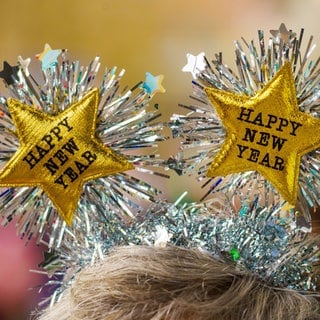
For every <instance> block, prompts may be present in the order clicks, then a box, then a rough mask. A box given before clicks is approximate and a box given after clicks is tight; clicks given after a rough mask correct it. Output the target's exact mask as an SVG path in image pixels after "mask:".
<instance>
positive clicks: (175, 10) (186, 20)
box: [0, 0, 320, 320]
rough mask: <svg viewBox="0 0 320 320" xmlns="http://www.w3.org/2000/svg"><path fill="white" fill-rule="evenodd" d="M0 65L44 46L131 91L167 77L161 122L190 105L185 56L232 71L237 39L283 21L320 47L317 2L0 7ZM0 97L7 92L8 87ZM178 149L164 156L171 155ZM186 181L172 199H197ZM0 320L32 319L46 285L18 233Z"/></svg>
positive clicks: (1, 3)
mask: <svg viewBox="0 0 320 320" xmlns="http://www.w3.org/2000/svg"><path fill="white" fill-rule="evenodd" d="M0 11H1V28H0V36H1V37H0V39H1V44H0V60H1V62H0V66H1V65H2V61H4V60H6V61H8V62H9V63H10V64H11V65H15V64H16V62H17V57H18V56H19V55H21V56H22V57H23V58H27V57H32V58H34V55H35V54H37V53H40V52H42V51H43V47H44V44H45V43H49V44H50V45H51V47H52V48H53V49H58V48H68V49H69V52H70V55H71V57H72V58H74V59H79V60H80V61H81V64H82V65H87V64H88V63H89V62H90V60H91V59H92V58H94V56H95V55H99V56H100V57H101V62H102V65H104V66H108V67H112V66H115V65H116V66H118V67H119V68H125V69H126V70H127V73H126V76H125V77H124V79H123V82H124V83H126V84H128V85H129V86H133V85H135V84H136V83H138V82H139V81H141V80H142V81H143V80H144V79H145V72H146V71H149V72H151V73H152V74H154V75H158V74H163V75H164V76H165V78H164V81H163V86H164V87H165V88H166V93H165V94H162V95H160V94H159V95H156V97H155V99H154V102H157V103H158V104H159V106H160V110H161V111H162V113H163V116H164V119H165V120H168V119H169V117H170V115H171V114H172V113H179V112H181V111H180V110H179V108H178V107H177V105H178V103H182V102H186V101H188V95H189V94H190V93H191V86H190V81H191V74H189V73H188V74H186V73H182V72H181V68H182V67H183V66H184V65H185V64H186V53H188V52H190V53H192V54H194V55H197V54H198V53H200V52H202V51H204V52H205V53H206V56H207V57H208V58H210V57H212V56H213V54H214V53H215V52H220V51H222V52H223V57H224V61H225V62H227V63H228V64H229V65H232V64H233V60H234V49H233V40H235V39H240V37H242V36H243V37H244V38H246V39H247V40H251V39H255V40H256V39H257V29H263V30H264V31H265V35H269V30H270V29H277V28H278V27H279V26H280V23H281V22H284V23H285V24H286V26H287V27H288V28H290V29H293V30H294V31H296V32H299V30H300V28H301V27H303V28H305V29H306V32H305V36H307V37H309V36H310V35H314V36H315V42H316V43H318V44H320V37H319V31H320V19H319V12H320V1H319V0H304V1H301V0H268V1H267V0H241V1H236V0H223V1H220V0H197V1H186V0H184V1H183V0H161V1H155V0H122V1H121V0H90V1H88V0H51V1H49V0H28V1H25V0H0ZM1 90H5V88H4V86H2V87H1ZM177 149H178V143H177V142H172V141H171V142H169V143H168V144H167V145H166V146H165V147H162V148H161V149H160V151H159V152H160V153H161V155H162V156H163V157H167V156H169V155H170V154H174V153H175V152H176V151H177ZM191 185H194V183H191V182H190V183H189V181H188V178H180V177H177V176H174V179H171V181H168V182H167V184H166V186H165V188H166V190H167V192H168V195H169V197H170V198H171V200H174V199H175V198H176V197H177V196H178V195H179V194H180V193H181V192H183V191H185V190H186V189H187V191H189V197H190V198H191V199H194V200H199V197H198V192H199V190H198V188H197V187H191ZM0 231H1V232H0V320H9V319H10V320H13V319H19V320H21V319H27V318H28V314H29V313H30V310H32V309H34V308H35V306H36V305H37V302H38V300H39V298H40V296H39V295H37V293H36V292H35V291H29V290H28V288H30V287H35V286H37V285H39V283H41V281H42V279H41V277H40V276H39V275H34V274H33V273H30V272H29V269H36V268H37V265H38V263H39V262H40V261H41V260H42V252H41V248H37V247H36V246H35V245H34V244H32V243H30V244H29V245H28V246H27V247H25V241H24V240H20V239H18V238H17V237H16V235H15V229H14V227H13V226H10V227H7V228H5V229H1V230H0Z"/></svg>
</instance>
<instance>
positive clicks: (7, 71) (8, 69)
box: [0, 61, 19, 85]
mask: <svg viewBox="0 0 320 320" xmlns="http://www.w3.org/2000/svg"><path fill="white" fill-rule="evenodd" d="M18 71H19V67H18V66H11V65H10V64H9V63H8V62H7V61H4V62H3V69H2V70H1V71H0V78H2V79H3V80H4V81H5V82H6V83H7V84H8V85H11V84H14V77H15V76H16V75H17V73H18Z"/></svg>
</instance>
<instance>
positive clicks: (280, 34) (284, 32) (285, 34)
mask: <svg viewBox="0 0 320 320" xmlns="http://www.w3.org/2000/svg"><path fill="white" fill-rule="evenodd" d="M270 33H271V34H272V35H273V37H274V38H276V39H281V40H282V41H283V42H284V43H285V44H289V43H290V39H292V38H294V37H295V36H296V34H295V33H294V32H291V31H288V29H287V27H286V25H285V24H284V23H281V25H280V27H279V29H277V30H270Z"/></svg>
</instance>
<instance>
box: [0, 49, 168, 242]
mask: <svg viewBox="0 0 320 320" xmlns="http://www.w3.org/2000/svg"><path fill="white" fill-rule="evenodd" d="M48 50H49V51H48ZM51 51H52V49H51V48H50V46H47V45H46V47H45V50H44V53H42V54H41V55H42V56H41V55H40V56H41V57H40V60H41V61H42V68H41V69H40V68H39V69H40V71H41V70H42V78H41V79H40V80H39V79H38V78H39V75H37V76H35V75H33V74H32V73H31V72H30V71H29V65H30V64H32V62H30V61H29V58H27V59H22V58H21V57H19V60H18V61H19V62H18V66H17V67H10V68H9V67H6V65H4V69H5V70H6V72H5V76H4V75H3V79H4V81H5V83H6V85H7V88H8V91H9V94H8V96H9V98H6V97H0V110H1V118H0V126H1V140H0V146H1V151H0V165H1V171H0V177H1V178H0V180H1V182H0V184H1V185H2V186H4V188H2V189H0V199H1V205H0V210H1V216H2V224H3V225H6V224H7V223H9V222H10V221H11V220H13V219H15V218H16V220H15V221H16V224H17V229H18V233H19V234H20V236H21V237H26V238H27V239H30V238H31V237H32V236H36V238H37V242H38V243H44V244H45V245H47V246H48V247H49V248H57V247H59V245H60V244H61V241H62V240H63V238H64V237H70V238H74V232H75V230H78V231H79V230H82V231H84V232H85V229H86V227H87V225H88V224H90V223H93V224H94V223H95V221H100V220H101V219H102V217H105V212H106V211H107V212H109V211H110V212H112V214H110V218H112V217H113V218H114V219H118V218H119V219H124V220H126V219H129V220H130V219H135V217H136V215H139V214H140V213H141V212H142V211H143V210H144V208H145V207H146V206H148V205H150V203H152V202H154V201H158V200H159V198H161V192H160V190H159V189H158V188H156V187H154V186H152V185H150V184H149V183H148V182H147V180H148V176H152V175H156V176H158V177H164V178H167V177H168V176H167V175H166V174H164V173H163V168H162V167H164V166H165V165H164V161H163V160H161V159H160V158H159V156H158V155H157V154H156V148H157V145H158V142H160V141H164V140H166V137H164V136H163V135H162V129H163V127H164V124H163V123H162V122H158V120H157V119H158V117H159V116H160V114H159V113H158V111H157V110H152V111H147V107H148V105H149V101H150V99H151V95H150V93H149V92H147V90H146V89H144V88H142V87H141V83H142V82H141V83H138V84H137V85H136V86H134V88H133V89H132V90H130V89H126V88H124V89H121V86H120V80H121V78H122V76H123V75H124V70H121V71H120V72H119V73H118V72H117V69H116V67H114V68H112V69H110V70H109V69H107V68H106V69H105V72H104V74H103V78H102V81H101V82H100V83H98V80H96V77H97V76H99V75H98V70H99V68H100V62H99V57H96V58H95V59H94V60H93V61H92V62H91V63H90V65H89V66H88V67H82V66H81V65H80V63H79V61H70V60H69V58H68V52H67V50H54V51H55V53H54V54H53V53H52V54H51V53H50V52H51ZM47 54H50V57H51V58H50V59H49V60H46V62H44V60H43V59H44V58H43V56H44V55H47ZM35 63H37V62H35ZM43 63H45V64H46V67H45V68H44V66H43ZM38 65H39V64H38ZM95 83H97V84H95ZM152 95H154V94H152ZM99 157H100V160H99ZM98 160H99V161H98ZM107 168H108V169H107ZM145 178H146V179H145ZM59 187H60V189H59V190H58V188H59ZM113 218H112V219H113ZM104 223H107V222H106V221H104Z"/></svg>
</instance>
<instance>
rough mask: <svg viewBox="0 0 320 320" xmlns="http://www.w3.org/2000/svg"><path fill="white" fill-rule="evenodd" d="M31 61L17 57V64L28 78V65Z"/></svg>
mask: <svg viewBox="0 0 320 320" xmlns="http://www.w3.org/2000/svg"><path fill="white" fill-rule="evenodd" d="M30 62H31V59H30V58H27V59H23V58H22V57H21V56H19V57H18V63H19V66H20V68H21V69H22V70H23V72H24V74H25V75H26V76H27V77H29V75H30V73H29V65H30Z"/></svg>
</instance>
